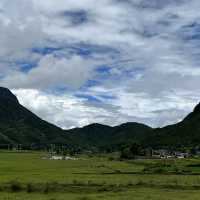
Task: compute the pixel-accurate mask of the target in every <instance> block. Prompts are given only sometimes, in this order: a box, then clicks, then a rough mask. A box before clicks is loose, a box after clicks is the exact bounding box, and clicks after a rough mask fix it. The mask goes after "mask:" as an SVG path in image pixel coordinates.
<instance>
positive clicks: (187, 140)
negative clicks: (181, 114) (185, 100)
mask: <svg viewBox="0 0 200 200" xmlns="http://www.w3.org/2000/svg"><path fill="white" fill-rule="evenodd" d="M143 143H144V144H148V145H149V146H153V147H165V146H168V147H180V146H197V145H199V144H200V104H198V105H197V106H196V107H195V108H194V111H193V112H191V113H190V114H189V115H188V116H186V117H185V118H184V119H183V120H182V121H181V122H179V123H177V124H173V125H170V126H166V127H164V128H157V129H155V130H153V131H152V133H151V134H150V137H148V138H146V139H145V140H144V141H143Z"/></svg>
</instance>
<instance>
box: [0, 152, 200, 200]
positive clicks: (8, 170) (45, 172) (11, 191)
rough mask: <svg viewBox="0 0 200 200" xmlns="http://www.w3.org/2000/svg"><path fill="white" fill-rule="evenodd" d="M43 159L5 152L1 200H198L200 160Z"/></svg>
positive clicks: (0, 167)
mask: <svg viewBox="0 0 200 200" xmlns="http://www.w3.org/2000/svg"><path fill="white" fill-rule="evenodd" d="M44 156H45V154H44V153H39V152H32V153H30V152H29V153H13V152H0V199H4V200H23V199H24V200H29V199H30V200H33V199H37V200H40V199H44V200H47V199H48V200H64V199H75V200H90V199H91V200H92V199H94V200H95V199H111V200H112V199H116V200H118V199H119V200H121V199H124V200H128V199H136V200H147V199H148V200H151V199H152V200H160V199H162V200H171V199H172V200H179V199H187V200H190V199H191V200H195V199H198V200H199V196H200V160H199V159H182V160H167V161H166V160H136V161H117V160H111V159H109V158H108V156H98V157H97V156H96V157H87V156H81V157H80V158H79V159H78V160H69V161H64V160H63V161H62V160H60V161H56V160H46V159H42V158H43V157H44Z"/></svg>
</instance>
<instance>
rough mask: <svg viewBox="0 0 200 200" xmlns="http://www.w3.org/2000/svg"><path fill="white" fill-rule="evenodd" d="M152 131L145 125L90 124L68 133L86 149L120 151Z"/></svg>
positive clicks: (76, 142)
mask: <svg viewBox="0 0 200 200" xmlns="http://www.w3.org/2000/svg"><path fill="white" fill-rule="evenodd" d="M150 130H151V128H150V127H148V126H146V125H144V124H139V123H126V124H122V125H120V126H115V127H110V126H106V125H102V124H90V125H88V126H85V127H83V128H75V129H72V130H67V131H66V132H67V133H68V135H69V136H70V138H71V140H72V141H74V143H75V144H77V145H80V146H83V147H86V148H91V147H98V148H100V149H118V148H119V147H120V145H122V144H126V143H131V142H133V141H138V142H139V141H140V138H143V137H144V136H145V135H147V134H148V133H149V132H150Z"/></svg>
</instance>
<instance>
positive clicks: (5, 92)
mask: <svg viewBox="0 0 200 200" xmlns="http://www.w3.org/2000/svg"><path fill="white" fill-rule="evenodd" d="M2 100H9V101H15V102H16V103H18V100H17V97H16V96H15V95H14V94H13V93H12V92H11V91H10V90H9V89H8V88H4V87H0V101H2Z"/></svg>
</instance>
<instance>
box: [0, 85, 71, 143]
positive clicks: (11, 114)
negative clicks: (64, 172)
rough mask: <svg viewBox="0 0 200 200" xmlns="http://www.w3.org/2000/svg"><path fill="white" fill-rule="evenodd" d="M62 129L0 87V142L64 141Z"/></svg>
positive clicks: (65, 139)
mask: <svg viewBox="0 0 200 200" xmlns="http://www.w3.org/2000/svg"><path fill="white" fill-rule="evenodd" d="M68 141H69V140H68V139H67V138H66V135H65V134H64V133H63V130H62V129H60V128H58V127H56V126H54V125H52V124H50V123H48V122H46V121H44V120H42V119H40V118H39V117H38V116H36V115H35V114H33V113H32V112H30V111H29V110H27V109H26V108H25V107H23V106H22V105H20V104H19V102H18V100H17V98H16V96H15V95H13V94H12V93H11V92H10V91H9V90H8V89H6V88H2V87H1V88H0V144H7V143H12V144H15V143H18V144H19V143H20V144H24V145H25V144H27V145H29V144H32V143H35V144H47V143H63V142H64V143H66V142H68Z"/></svg>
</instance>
